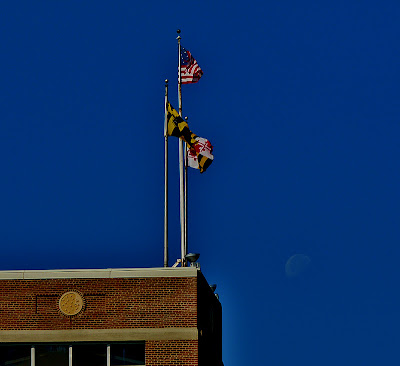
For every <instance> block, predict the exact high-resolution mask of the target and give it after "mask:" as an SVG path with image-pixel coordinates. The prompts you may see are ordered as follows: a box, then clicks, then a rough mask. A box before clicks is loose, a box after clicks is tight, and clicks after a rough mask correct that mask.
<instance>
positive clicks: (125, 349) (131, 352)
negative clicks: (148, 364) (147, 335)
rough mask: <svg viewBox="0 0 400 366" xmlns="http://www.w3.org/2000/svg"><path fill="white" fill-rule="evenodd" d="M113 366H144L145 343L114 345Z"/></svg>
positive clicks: (111, 349) (112, 351)
mask: <svg viewBox="0 0 400 366" xmlns="http://www.w3.org/2000/svg"><path fill="white" fill-rule="evenodd" d="M110 351H111V352H110V353H111V366H132V365H144V353H145V350H144V343H136V344H135V343H129V344H112V345H111V347H110Z"/></svg>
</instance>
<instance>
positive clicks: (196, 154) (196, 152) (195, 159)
mask: <svg viewBox="0 0 400 366" xmlns="http://www.w3.org/2000/svg"><path fill="white" fill-rule="evenodd" d="M212 151H213V146H212V145H211V143H210V141H208V140H207V139H203V138H202V137H196V144H195V145H194V147H190V146H188V148H187V157H188V166H190V167H191V168H195V169H200V172H201V173H202V172H204V171H205V170H206V169H207V168H208V167H209V166H210V165H211V163H212V161H213V160H214V156H213V155H212Z"/></svg>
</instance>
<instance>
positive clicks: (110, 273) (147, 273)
mask: <svg viewBox="0 0 400 366" xmlns="http://www.w3.org/2000/svg"><path fill="white" fill-rule="evenodd" d="M197 273H198V269H197V268H194V267H177V268H170V267H167V268H164V267H162V268H107V269H58V270H21V271H0V280H38V279H57V278H147V277H197Z"/></svg>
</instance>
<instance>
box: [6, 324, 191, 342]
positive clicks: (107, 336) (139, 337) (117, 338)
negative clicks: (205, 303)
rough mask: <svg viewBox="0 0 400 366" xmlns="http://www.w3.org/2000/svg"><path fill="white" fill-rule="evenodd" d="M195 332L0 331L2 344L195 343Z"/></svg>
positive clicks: (171, 330)
mask: <svg viewBox="0 0 400 366" xmlns="http://www.w3.org/2000/svg"><path fill="white" fill-rule="evenodd" d="M198 335H199V332H198V330H197V328H195V327H191V328H136V329H80V330H78V329H71V330H1V331H0V344H1V343H41V342H52V343H55V342H69V343H71V342H125V341H164V340H197V339H198Z"/></svg>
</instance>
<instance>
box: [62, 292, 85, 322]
mask: <svg viewBox="0 0 400 366" xmlns="http://www.w3.org/2000/svg"><path fill="white" fill-rule="evenodd" d="M58 307H59V309H60V311H61V312H62V313H63V314H64V315H68V316H72V315H76V314H78V313H79V312H80V311H81V310H82V309H83V297H82V296H81V295H80V294H79V293H78V292H76V291H69V292H66V293H65V294H64V295H62V296H61V298H60V300H59V302H58Z"/></svg>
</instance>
